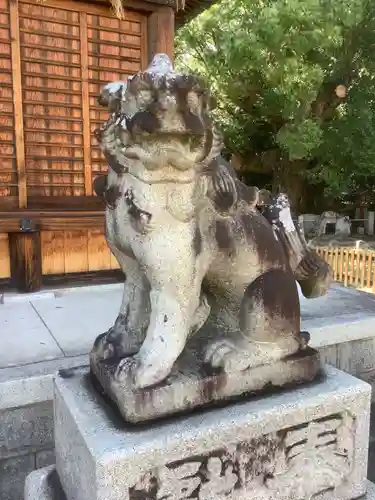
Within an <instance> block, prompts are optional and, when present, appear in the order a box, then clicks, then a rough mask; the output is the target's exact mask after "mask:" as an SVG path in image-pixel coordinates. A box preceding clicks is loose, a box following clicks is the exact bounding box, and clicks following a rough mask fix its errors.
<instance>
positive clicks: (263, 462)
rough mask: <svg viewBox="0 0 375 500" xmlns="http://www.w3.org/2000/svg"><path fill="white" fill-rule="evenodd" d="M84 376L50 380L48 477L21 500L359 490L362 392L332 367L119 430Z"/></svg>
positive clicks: (333, 497)
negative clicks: (294, 385) (274, 388)
mask: <svg viewBox="0 0 375 500" xmlns="http://www.w3.org/2000/svg"><path fill="white" fill-rule="evenodd" d="M88 374H89V371H88V369H86V368H82V369H75V370H71V371H65V372H61V373H60V375H59V376H58V377H57V379H56V382H55V442H56V468H57V473H56V471H54V470H53V469H44V470H42V471H39V472H35V473H33V474H31V475H30V476H29V478H28V480H27V482H26V492H25V500H62V499H64V500H125V499H127V500H141V499H147V500H153V499H155V500H157V499H162V498H163V499H164V498H165V499H169V500H179V499H188V498H189V499H198V500H208V499H210V500H211V499H215V500H216V499H220V498H224V497H226V498H230V499H233V500H237V499H250V498H251V499H253V500H305V499H306V500H308V499H310V498H312V496H314V498H315V499H319V500H323V499H327V500H328V499H329V500H349V499H356V498H360V497H361V496H363V495H365V494H366V491H367V486H368V483H367V480H366V473H367V454H368V438H369V416H370V397H371V389H370V386H369V385H368V384H366V383H364V382H362V381H360V380H357V379H355V378H354V377H352V376H350V375H347V374H345V373H343V372H340V371H338V370H336V369H334V368H331V367H327V368H326V377H325V379H324V380H321V381H317V382H314V383H311V384H310V385H308V386H304V387H300V388H298V389H294V390H290V391H285V392H283V393H279V394H276V395H272V396H267V397H263V398H260V399H258V400H251V401H247V402H245V401H244V402H240V403H236V404H232V405H228V406H226V407H224V408H220V409H219V408H216V409H214V410H206V411H204V412H203V411H201V412H199V413H196V414H194V415H190V416H188V417H180V418H173V419H170V420H168V421H164V422H163V423H158V424H153V425H152V426H150V425H148V426H144V427H143V428H140V427H134V426H133V427H131V426H129V425H127V426H126V425H125V424H124V421H123V419H122V418H121V417H120V416H119V414H118V413H117V411H116V410H114V409H112V408H110V407H109V406H107V404H106V403H105V402H104V401H103V400H102V399H101V398H100V396H98V395H97V393H96V392H95V391H94V390H93V388H92V386H91V382H90V378H89V375H88ZM63 492H64V493H63ZM367 498H368V500H369V499H371V498H374V490H373V488H372V487H371V488H370V490H369V492H368V496H367Z"/></svg>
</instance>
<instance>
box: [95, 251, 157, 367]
mask: <svg viewBox="0 0 375 500" xmlns="http://www.w3.org/2000/svg"><path fill="white" fill-rule="evenodd" d="M116 257H117V260H118V261H119V263H120V265H121V267H122V269H123V270H124V272H125V274H126V281H125V284H124V291H123V297H122V303H121V308H120V312H119V315H118V316H117V319H116V321H115V324H114V325H113V327H111V328H110V329H109V330H108V332H106V333H104V334H102V335H100V336H99V337H98V338H97V339H96V341H95V344H94V350H95V351H96V354H97V356H98V357H99V358H101V359H108V358H117V359H118V358H123V357H125V356H130V355H132V354H135V353H136V352H138V351H139V348H140V346H141V344H142V342H143V340H144V338H145V336H146V331H147V327H148V323H149V319H150V297H149V293H150V286H149V284H148V281H147V279H146V277H145V276H144V274H143V272H142V270H141V269H140V267H139V265H138V263H137V262H136V261H135V260H134V259H132V258H131V257H129V256H127V255H124V254H122V253H120V252H119V251H117V250H116Z"/></svg>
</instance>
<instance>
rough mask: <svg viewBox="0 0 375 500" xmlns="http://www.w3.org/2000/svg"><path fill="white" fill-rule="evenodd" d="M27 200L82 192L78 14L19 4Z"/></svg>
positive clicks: (29, 3) (27, 3)
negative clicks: (35, 197) (28, 198)
mask: <svg viewBox="0 0 375 500" xmlns="http://www.w3.org/2000/svg"><path fill="white" fill-rule="evenodd" d="M19 18H20V37H21V61H22V62H21V65H22V84H23V99H24V104H25V110H24V133H25V150H26V170H27V190H28V197H33V196H82V195H84V194H85V190H84V164H83V125H82V83H81V53H80V51H81V43H80V26H79V13H78V12H74V11H67V10H64V9H57V8H51V7H49V6H48V4H45V5H42V4H36V3H35V2H33V3H31V2H23V1H20V2H19Z"/></svg>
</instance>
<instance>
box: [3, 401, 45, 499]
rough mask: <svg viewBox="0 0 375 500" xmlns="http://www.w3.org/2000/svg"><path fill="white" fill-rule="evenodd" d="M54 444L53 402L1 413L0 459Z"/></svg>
mask: <svg viewBox="0 0 375 500" xmlns="http://www.w3.org/2000/svg"><path fill="white" fill-rule="evenodd" d="M53 444H54V440H53V404H52V401H47V402H45V403H39V404H35V405H32V406H23V407H21V408H11V409H9V410H4V411H0V459H2V458H4V459H5V458H9V457H11V456H14V455H19V454H21V453H22V452H25V451H27V452H29V453H30V452H31V451H39V450H41V449H42V450H43V449H45V448H52V447H53ZM0 491H1V490H0Z"/></svg>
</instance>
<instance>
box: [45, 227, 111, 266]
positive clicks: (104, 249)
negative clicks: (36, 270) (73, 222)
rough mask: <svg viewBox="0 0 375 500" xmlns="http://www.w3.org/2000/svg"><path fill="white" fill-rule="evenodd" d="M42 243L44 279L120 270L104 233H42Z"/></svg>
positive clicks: (95, 231) (90, 231)
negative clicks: (59, 275) (45, 276)
mask: <svg viewBox="0 0 375 500" xmlns="http://www.w3.org/2000/svg"><path fill="white" fill-rule="evenodd" d="M41 241H42V271H43V274H44V275H47V274H65V273H82V272H89V271H103V270H106V269H119V265H118V263H117V261H116V259H115V258H114V257H113V256H112V254H111V252H110V250H109V248H108V246H107V243H106V241H105V237H104V230H103V231H100V230H87V231H43V232H42V233H41Z"/></svg>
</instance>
